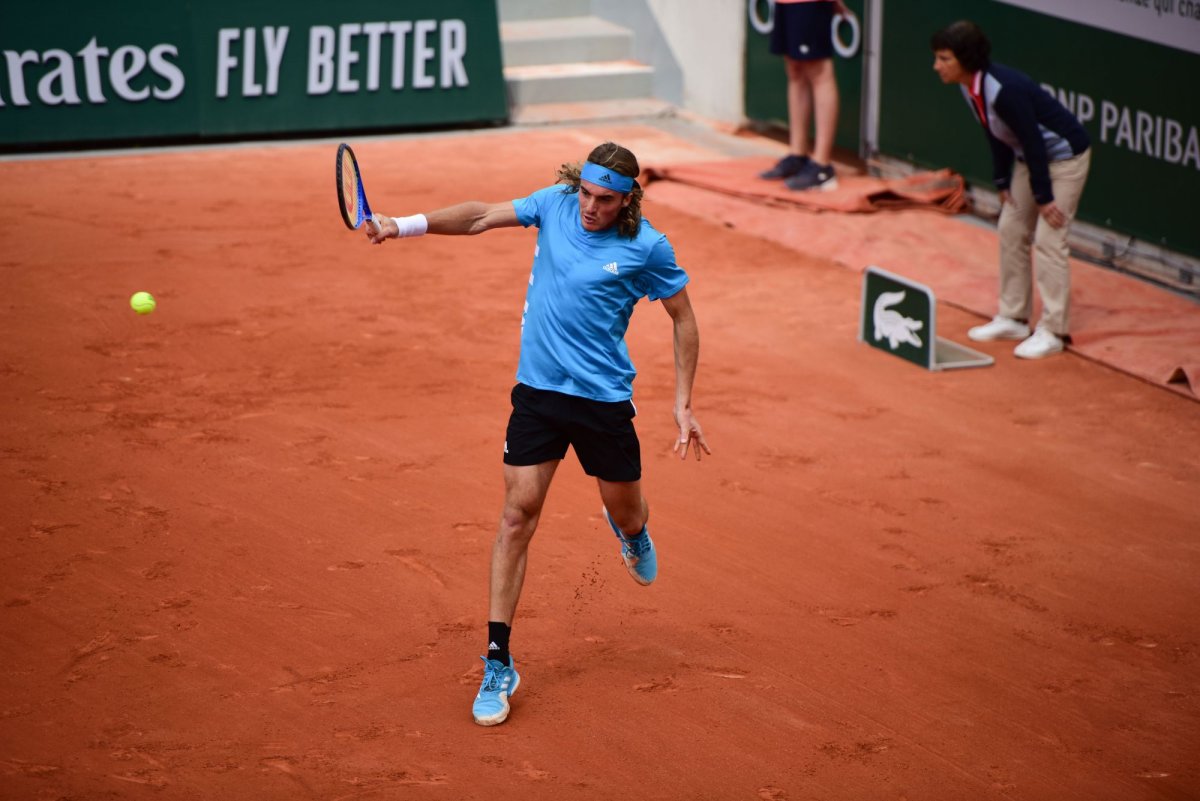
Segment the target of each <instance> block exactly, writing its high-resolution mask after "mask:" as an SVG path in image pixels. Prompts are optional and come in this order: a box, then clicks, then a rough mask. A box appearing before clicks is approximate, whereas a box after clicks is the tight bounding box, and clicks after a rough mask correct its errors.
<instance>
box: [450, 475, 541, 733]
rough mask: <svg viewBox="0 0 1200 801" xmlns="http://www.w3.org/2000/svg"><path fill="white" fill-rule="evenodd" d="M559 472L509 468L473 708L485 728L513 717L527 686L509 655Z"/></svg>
mask: <svg viewBox="0 0 1200 801" xmlns="http://www.w3.org/2000/svg"><path fill="white" fill-rule="evenodd" d="M557 468H558V460H554V461H550V462H543V463H541V464H537V465H530V466H527V467H526V466H523V467H514V466H512V465H505V466H504V511H503V512H502V513H501V515H500V526H499V528H498V530H497V531H496V541H495V543H493V545H492V574H491V581H490V588H489V601H488V655H487V656H485V657H484V669H483V684H482V685H480V687H479V693H478V694H476V696H475V702H474V704H472V706H471V714H472V715H474V717H475V722H476V723H478V724H479V725H480V726H495V725H496V724H497V723H503V722H504V721H505V720H506V719H507V718H508V712H509V704H508V699H509V698H511V697H512V695H513V693H515V692H516V691H517V687H518V686H519V685H520V683H521V677H520V675H519V674H518V673H517V668H516V664H515V663H514V661H513V659H512V656H511V655H510V654H509V652H508V637H509V633H510V631H511V627H512V620H513V615H514V614H516V611H517V601H518V600H520V597H521V586H522V585H523V584H524V583H525V564H526V562H527V560H528V556H529V542H530V540H532V539H533V532H534V531H536V530H537V524H538V520H539V519H540V518H541V516H542V506H543V505H544V504H545V502H546V492H547V491H548V490H549V489H550V481H551V479H553V478H554V471H555V470H556V469H557Z"/></svg>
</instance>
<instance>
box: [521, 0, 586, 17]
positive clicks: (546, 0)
mask: <svg viewBox="0 0 1200 801" xmlns="http://www.w3.org/2000/svg"><path fill="white" fill-rule="evenodd" d="M497 10H498V11H499V12H500V21H501V22H516V21H518V20H528V19H546V18H547V17H585V16H587V15H588V14H591V13H592V3H591V0H500V2H499V4H498V6H497Z"/></svg>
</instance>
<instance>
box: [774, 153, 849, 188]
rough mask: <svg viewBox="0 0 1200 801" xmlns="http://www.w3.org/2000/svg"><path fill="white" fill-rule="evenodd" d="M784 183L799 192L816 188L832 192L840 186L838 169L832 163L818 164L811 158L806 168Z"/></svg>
mask: <svg viewBox="0 0 1200 801" xmlns="http://www.w3.org/2000/svg"><path fill="white" fill-rule="evenodd" d="M783 183H784V185H785V186H787V188H788V189H791V190H794V191H797V192H804V191H809V190H814V189H815V190H816V191H818V192H831V191H833V190H834V189H837V188H838V179H837V171H836V170H834V169H833V165H832V164H818V163H817V162H815V161H811V160H810V161H809V162H808V163H807V164H805V165H804V169H802V170H800V172H798V173H796V174H795V175H793V176H792V177H791V178H788V179H787V180H785V181H784V182H783Z"/></svg>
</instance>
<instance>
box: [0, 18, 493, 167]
mask: <svg viewBox="0 0 1200 801" xmlns="http://www.w3.org/2000/svg"><path fill="white" fill-rule="evenodd" d="M507 105H508V104H507V95H506V90H505V85H504V76H503V72H502V65H501V59H500V38H499V25H498V21H497V17H496V7H495V4H494V3H492V2H480V1H479V0H409V2H404V3H397V2H387V1H386V0H360V2H356V3H324V2H318V1H317V0H296V1H295V2H291V3H278V2H264V0H243V1H242V2H232V1H231V0H213V1H212V2H204V3H199V2H183V1H182V0H176V2H169V1H166V2H164V1H161V0H160V2H154V3H151V2H146V1H145V0H123V1H122V2H120V3H114V4H101V3H84V2H80V0H66V2H58V3H32V2H21V3H6V4H4V5H3V7H0V148H3V149H9V150H14V149H21V148H27V147H31V146H39V145H40V146H45V145H47V144H53V143H66V142H70V143H104V142H114V143H116V142H120V141H121V140H148V139H149V140H161V139H172V138H189V139H190V138H203V137H231V136H242V135H248V136H252V135H256V134H259V135H263V134H282V133H300V132H313V133H319V132H323V131H338V130H367V129H381V130H382V129H392V130H395V129H403V128H412V127H427V126H436V125H453V124H464V123H487V122H499V121H503V120H505V119H506V118H507V115H508V108H507Z"/></svg>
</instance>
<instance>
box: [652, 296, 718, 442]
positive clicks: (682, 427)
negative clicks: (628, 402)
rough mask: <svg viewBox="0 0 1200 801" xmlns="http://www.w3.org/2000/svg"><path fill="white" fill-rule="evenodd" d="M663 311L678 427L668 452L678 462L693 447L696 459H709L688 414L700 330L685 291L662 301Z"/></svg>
mask: <svg viewBox="0 0 1200 801" xmlns="http://www.w3.org/2000/svg"><path fill="white" fill-rule="evenodd" d="M662 304H663V308H664V309H666V310H667V314H669V315H671V320H672V321H673V322H674V340H675V409H674V412H675V422H676V423H677V424H678V425H679V437H678V438H677V439H676V440H675V447H674V448H672V449H671V450H673V451H674V452H675V453H678V454H679V458H680V459H686V458H687V452H688V447H689V446H693V445H694V446H695V449H696V458H697V459H700V453H701V450H703V452H704V453H707V454H709V455H711V454H712V449H710V448H709V447H708V442H707V441H706V440H705V439H704V430H703V429H701V428H700V421H699V420H697V419H696V415H695V414H693V413H692V385H693V384H694V383H695V381H696V365H697V364H698V363H699V361H700V327H699V326H698V325H697V324H696V314H695V312H694V311H692V302H691V300H689V299H688V294H687V289H681V290H679V291H678V292H676V293H675V294H674V295H672V296H671V297H669V298H663V300H662Z"/></svg>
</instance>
